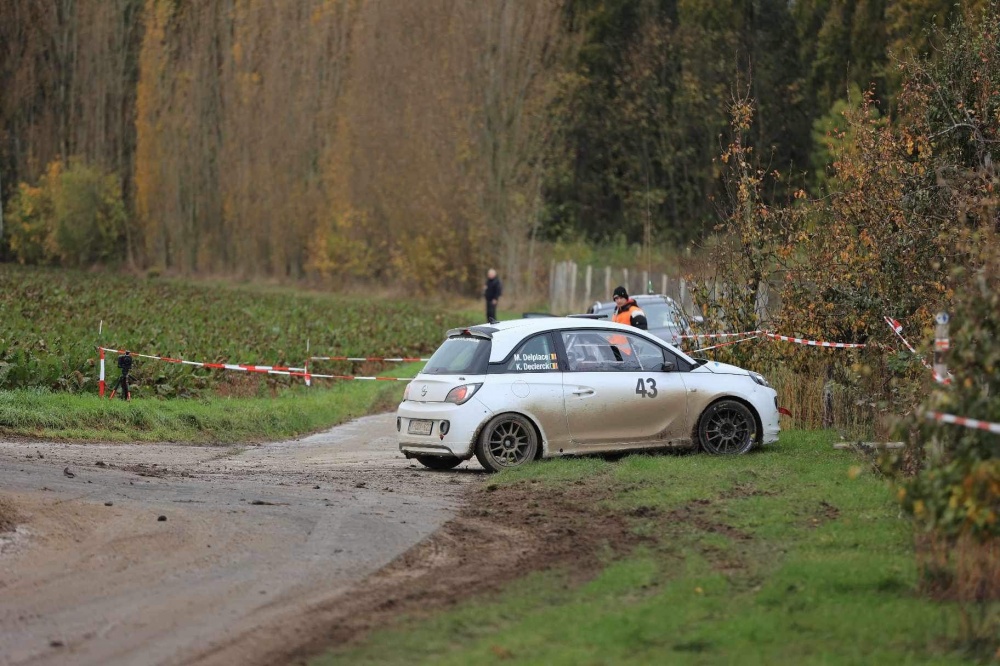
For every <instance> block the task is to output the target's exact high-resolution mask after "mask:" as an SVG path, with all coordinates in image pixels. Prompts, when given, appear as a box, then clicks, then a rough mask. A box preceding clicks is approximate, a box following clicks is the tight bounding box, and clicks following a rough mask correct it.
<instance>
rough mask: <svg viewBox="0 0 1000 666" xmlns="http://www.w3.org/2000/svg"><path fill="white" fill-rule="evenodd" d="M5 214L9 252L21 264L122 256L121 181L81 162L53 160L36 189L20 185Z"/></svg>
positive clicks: (76, 262)
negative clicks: (8, 227) (7, 219)
mask: <svg viewBox="0 0 1000 666" xmlns="http://www.w3.org/2000/svg"><path fill="white" fill-rule="evenodd" d="M7 215H8V218H9V221H10V247H11V252H12V253H13V254H14V257H15V258H16V259H17V261H18V262H20V263H22V264H45V263H54V264H61V265H63V266H85V265H90V264H96V263H115V262H117V261H120V260H121V259H123V258H124V255H125V247H124V242H123V239H124V233H125V223H126V218H125V205H124V203H123V201H122V193H121V185H120V184H119V182H118V179H117V177H116V176H114V175H112V174H105V173H103V172H101V171H100V169H98V168H96V167H93V166H89V165H87V164H84V163H83V162H78V161H71V162H70V163H69V164H68V165H64V164H63V162H61V161H55V162H52V163H50V164H49V166H48V168H47V169H46V170H45V173H44V174H43V175H42V177H41V178H40V179H39V183H38V186H37V187H33V186H30V185H28V184H26V183H21V184H20V185H19V186H18V191H17V193H16V194H15V195H14V197H13V198H12V199H11V201H10V203H9V204H8V213H7Z"/></svg>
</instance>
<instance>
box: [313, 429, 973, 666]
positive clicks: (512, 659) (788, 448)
mask: <svg viewBox="0 0 1000 666" xmlns="http://www.w3.org/2000/svg"><path fill="white" fill-rule="evenodd" d="M834 437H835V436H833V435H831V434H829V433H815V432H801V431H799V432H791V433H784V434H783V435H782V440H781V444H780V445H778V446H777V447H776V448H773V449H770V450H767V451H764V452H759V453H755V454H751V455H747V456H743V457H736V458H721V457H709V456H706V455H689V456H630V457H626V458H624V459H622V460H621V461H620V462H618V463H607V462H604V461H602V460H593V459H581V460H553V461H547V462H542V463H538V464H535V465H532V466H529V467H527V468H525V469H523V470H518V471H514V472H505V473H502V474H500V475H498V476H497V477H495V478H494V479H493V480H492V481H491V482H493V483H496V484H497V485H498V486H503V485H504V484H520V483H524V482H526V481H527V480H536V481H538V482H540V484H542V485H544V484H565V483H567V482H571V481H573V480H576V479H581V478H589V477H594V476H599V477H600V480H601V482H602V484H603V485H605V486H606V487H608V488H609V499H607V500H606V503H607V505H608V506H610V507H612V508H616V509H620V510H621V511H622V512H623V515H625V512H629V511H634V510H635V509H637V508H638V507H648V508H649V509H647V510H646V511H643V512H640V513H641V515H644V516H648V517H646V518H641V519H640V518H632V519H630V520H632V521H633V524H632V525H633V529H635V530H636V531H638V532H640V533H642V534H645V535H648V536H651V537H653V542H652V545H649V546H645V547H643V548H642V549H640V550H639V551H638V552H635V553H633V554H632V555H630V556H628V557H626V558H625V559H621V560H618V561H614V562H609V563H608V564H607V566H606V567H605V568H604V570H603V571H602V572H601V573H600V575H598V576H597V577H596V578H595V579H593V580H592V581H590V582H589V583H587V584H585V585H583V586H580V587H568V586H567V585H566V583H565V575H564V573H565V572H560V571H550V572H546V573H540V574H533V575H531V576H529V577H528V578H526V579H523V580H521V581H520V582H518V583H516V584H514V585H512V586H510V587H509V588H508V589H507V590H506V591H505V593H504V594H502V595H500V596H499V597H497V598H495V599H473V600H470V601H469V602H467V603H465V604H463V605H461V606H459V607H458V608H455V609H453V610H448V611H442V612H440V613H437V614H434V615H432V616H431V617H429V618H426V617H425V618H422V619H418V618H404V619H403V620H402V621H400V623H399V624H398V625H396V626H393V627H387V628H385V629H384V630H382V631H380V632H377V633H375V634H373V635H371V636H370V637H369V638H368V639H367V640H366V641H365V642H364V643H363V644H360V645H358V646H355V647H352V648H350V649H345V650H342V651H337V652H332V653H330V654H327V655H325V656H323V657H320V658H317V659H316V660H315V661H314V662H313V664H314V666H332V665H334V664H376V663H377V664H412V663H434V664H469V663H476V664H482V663H487V664H488V663H505V664H508V663H526V664H663V663H669V664H729V663H733V664H735V663H739V664H741V666H742V665H748V664H762V665H763V664H855V663H866V664H952V663H970V662H968V661H966V660H965V659H964V658H963V656H962V654H961V653H960V652H959V651H958V649H957V648H956V647H955V645H956V637H957V636H958V628H957V620H956V613H955V611H954V608H952V607H950V606H948V605H943V604H938V603H934V602H931V601H929V600H927V599H925V598H923V597H921V596H920V595H919V594H918V593H917V591H916V571H915V566H914V558H913V552H912V546H911V537H912V531H911V526H910V524H909V523H908V522H907V521H906V520H904V519H902V518H901V517H900V515H899V510H898V506H897V505H896V503H895V502H894V501H893V498H892V495H891V489H890V488H889V486H888V484H887V483H886V482H885V481H884V480H883V479H881V478H879V477H877V476H875V475H874V474H873V473H872V471H871V469H870V468H869V467H868V466H867V465H866V464H865V463H864V462H862V461H860V460H859V459H858V458H856V457H855V456H854V455H853V454H851V453H848V452H842V451H835V450H833V449H832V447H831V444H832V442H833V439H834ZM501 490H502V489H501ZM705 500H707V501H708V502H707V503H705ZM685 516H686V518H685ZM712 526H714V528H713V527H712Z"/></svg>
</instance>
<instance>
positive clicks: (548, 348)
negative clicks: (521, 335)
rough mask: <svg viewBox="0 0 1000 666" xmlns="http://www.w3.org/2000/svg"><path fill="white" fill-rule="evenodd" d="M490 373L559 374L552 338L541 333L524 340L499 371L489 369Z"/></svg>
mask: <svg viewBox="0 0 1000 666" xmlns="http://www.w3.org/2000/svg"><path fill="white" fill-rule="evenodd" d="M490 372H559V361H558V359H557V357H556V350H555V347H554V346H553V345H552V338H550V337H549V334H548V333H542V334H541V335H536V336H535V337H533V338H530V339H528V340H526V341H525V342H524V343H523V344H522V345H521V346H520V347H518V348H517V349H516V350H515V351H514V353H513V354H512V355H511V357H510V360H509V361H507V363H505V364H503V365H502V366H500V369H499V370H494V369H493V368H490Z"/></svg>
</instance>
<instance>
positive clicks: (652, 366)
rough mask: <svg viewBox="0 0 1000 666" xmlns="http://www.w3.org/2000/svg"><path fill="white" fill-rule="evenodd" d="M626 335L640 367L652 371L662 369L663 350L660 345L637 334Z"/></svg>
mask: <svg viewBox="0 0 1000 666" xmlns="http://www.w3.org/2000/svg"><path fill="white" fill-rule="evenodd" d="M626 337H627V338H628V339H629V343H630V344H631V347H632V350H633V352H634V353H635V355H636V358H637V359H638V360H639V366H640V369H642V370H653V371H656V370H662V369H663V360H664V351H663V349H662V348H661V347H659V346H657V345H654V344H653V343H652V342H650V341H649V340H646V339H645V338H640V337H639V336H637V335H628V336H626ZM671 356H672V355H671Z"/></svg>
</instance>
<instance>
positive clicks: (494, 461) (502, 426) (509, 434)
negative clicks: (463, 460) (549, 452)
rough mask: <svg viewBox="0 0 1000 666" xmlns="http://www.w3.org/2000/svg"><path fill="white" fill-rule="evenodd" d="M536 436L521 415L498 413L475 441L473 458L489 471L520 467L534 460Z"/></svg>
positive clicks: (536, 450) (533, 429)
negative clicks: (474, 455)
mask: <svg viewBox="0 0 1000 666" xmlns="http://www.w3.org/2000/svg"><path fill="white" fill-rule="evenodd" d="M536 453H538V434H537V433H536V432H535V426H533V425H532V424H531V421H529V420H528V419H526V418H525V417H523V416H521V415H520V414H501V415H500V416H497V417H494V418H493V419H491V420H490V422H489V423H487V424H486V427H484V428H483V431H482V432H481V433H480V434H479V440H478V441H477V442H476V458H477V459H478V460H479V462H480V464H482V466H483V467H485V468H486V469H488V470H491V471H493V472H499V471H500V470H502V469H510V468H511V467H520V466H521V465H523V464H525V463H527V462H530V461H532V460H534V459H535V454H536Z"/></svg>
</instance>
